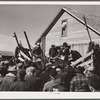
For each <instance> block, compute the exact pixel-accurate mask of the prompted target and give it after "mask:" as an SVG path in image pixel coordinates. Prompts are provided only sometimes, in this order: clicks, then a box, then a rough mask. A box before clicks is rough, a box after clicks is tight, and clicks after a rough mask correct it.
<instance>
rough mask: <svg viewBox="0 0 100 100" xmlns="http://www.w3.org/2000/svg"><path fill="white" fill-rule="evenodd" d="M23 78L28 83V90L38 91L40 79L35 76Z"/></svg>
mask: <svg viewBox="0 0 100 100" xmlns="http://www.w3.org/2000/svg"><path fill="white" fill-rule="evenodd" d="M25 80H26V82H27V83H28V84H30V88H31V90H30V91H39V90H40V88H41V79H40V78H38V77H35V76H32V75H31V76H25Z"/></svg>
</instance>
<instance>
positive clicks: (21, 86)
mask: <svg viewBox="0 0 100 100" xmlns="http://www.w3.org/2000/svg"><path fill="white" fill-rule="evenodd" d="M25 75H26V72H25V70H24V69H18V70H17V77H18V78H17V80H16V81H15V82H13V83H12V84H11V85H10V91H30V85H29V84H28V83H27V82H26V81H25V80H24V77H25Z"/></svg>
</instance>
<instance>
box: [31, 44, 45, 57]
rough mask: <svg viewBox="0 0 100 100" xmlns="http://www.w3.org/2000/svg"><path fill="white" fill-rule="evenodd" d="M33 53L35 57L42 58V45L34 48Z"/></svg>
mask: <svg viewBox="0 0 100 100" xmlns="http://www.w3.org/2000/svg"><path fill="white" fill-rule="evenodd" d="M32 53H33V55H34V56H35V57H41V56H42V54H43V51H42V49H41V46H40V43H37V44H36V46H35V47H34V48H33V50H32Z"/></svg>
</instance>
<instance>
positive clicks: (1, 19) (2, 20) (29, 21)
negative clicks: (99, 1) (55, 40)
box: [0, 5, 100, 51]
mask: <svg viewBox="0 0 100 100" xmlns="http://www.w3.org/2000/svg"><path fill="white" fill-rule="evenodd" d="M61 7H68V8H71V9H74V10H77V11H79V12H83V13H84V14H92V15H95V16H100V6H99V5H83V6H82V5H0V50H4V51H14V50H15V47H16V46H17V43H16V41H15V38H13V35H14V32H15V33H16V34H17V37H18V39H19V40H20V41H21V42H22V44H23V46H24V47H28V46H27V42H26V40H25V36H24V33H23V31H26V33H27V36H28V38H29V41H30V44H31V45H32V46H33V47H34V43H35V42H36V40H37V39H38V38H39V37H40V35H41V34H42V33H43V31H44V30H45V29H46V28H47V26H48V25H49V23H50V22H51V21H52V19H53V18H54V17H55V16H56V14H57V13H58V11H59V10H60V9H61Z"/></svg>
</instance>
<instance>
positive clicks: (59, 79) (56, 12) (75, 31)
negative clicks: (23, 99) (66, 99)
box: [0, 2, 100, 97]
mask: <svg viewBox="0 0 100 100" xmlns="http://www.w3.org/2000/svg"><path fill="white" fill-rule="evenodd" d="M99 91H100V3H97V4H93V3H92V4H91V3H89V4H87V3H84V4H82V3H80V4H79V3H78V4H77V3H75V4H74V3H72V4H71V3H69V4H68V3H65V4H64V3H61V4H60V3H58V4H53V2H52V4H49V3H47V4H45V3H44V4H43V3H42V4H41V3H39V4H38V3H37V4H34V2H33V3H32V4H20V3H19V4H1V3H0V92H1V93H2V92H3V93H6V92H10V93H12V92H13V93H14V92H26V93H35V92H36V93H48V94H49V95H50V96H51V97H52V95H56V96H58V95H60V93H64V94H65V93H73V92H74V93H75V92H76V93H91V92H99ZM91 96H92V95H91Z"/></svg>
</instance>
